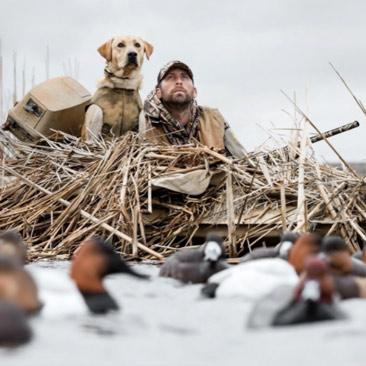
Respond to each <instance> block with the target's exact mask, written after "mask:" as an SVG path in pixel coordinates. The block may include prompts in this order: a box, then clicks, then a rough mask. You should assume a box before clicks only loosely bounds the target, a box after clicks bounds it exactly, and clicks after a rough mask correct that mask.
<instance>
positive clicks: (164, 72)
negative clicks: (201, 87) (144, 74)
mask: <svg viewBox="0 0 366 366" xmlns="http://www.w3.org/2000/svg"><path fill="white" fill-rule="evenodd" d="M173 68H176V69H182V70H184V71H186V72H187V74H188V76H189V77H190V78H191V79H192V81H194V80H193V72H192V70H191V69H190V67H189V66H188V65H186V64H185V63H184V62H182V61H177V60H175V61H170V62H168V63H167V64H166V65H164V66H163V67H162V68H161V69H160V71H159V74H158V84H159V83H160V82H161V81H162V80H163V79H164V78H165V76H166V75H167V73H168V72H169V71H170V70H171V69H173Z"/></svg>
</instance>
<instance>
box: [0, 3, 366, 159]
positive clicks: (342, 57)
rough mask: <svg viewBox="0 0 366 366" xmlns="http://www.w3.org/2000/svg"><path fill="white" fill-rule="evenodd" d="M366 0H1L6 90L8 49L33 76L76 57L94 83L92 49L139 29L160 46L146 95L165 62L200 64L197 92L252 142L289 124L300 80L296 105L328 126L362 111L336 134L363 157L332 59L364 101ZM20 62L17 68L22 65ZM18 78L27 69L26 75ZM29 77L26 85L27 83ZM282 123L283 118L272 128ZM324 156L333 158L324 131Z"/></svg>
mask: <svg viewBox="0 0 366 366" xmlns="http://www.w3.org/2000/svg"><path fill="white" fill-rule="evenodd" d="M365 14H366V2H364V1H362V0H360V1H352V0H349V1H347V2H346V1H341V0H333V1H330V0H329V1H325V0H323V1H322V0H317V1H315V0H307V1H301V0H278V1H275V0H267V1H260V0H257V1H253V0H251V1H245V0H243V1H233V0H225V1H223V0H220V1H214V0H186V1H185V0H180V1H175V0H170V1H162V0H141V1H139V0H131V1H129V0H109V1H99V0H72V1H69V0H64V1H59V0H57V1H54V0H47V1H46V0H44V1H41V0H32V1H29V0H28V1H25V0H17V1H14V0H1V1H0V38H1V40H2V54H3V58H4V64H5V65H4V73H5V84H6V85H5V86H6V90H5V93H6V94H7V95H9V94H10V91H11V89H12V69H11V63H12V54H13V51H16V52H17V58H18V67H19V69H21V68H22V65H23V62H24V61H23V60H24V58H25V59H26V67H27V78H28V79H27V84H28V87H27V88H29V86H30V80H31V74H32V72H31V69H32V68H33V67H34V68H35V73H36V82H40V81H43V80H44V79H45V55H46V45H47V44H48V45H49V49H50V60H51V65H50V66H51V67H50V75H51V76H60V75H63V74H64V71H65V66H64V65H66V68H68V64H69V63H71V64H72V65H73V64H74V63H75V61H74V60H77V63H78V64H79V65H80V66H79V73H78V80H79V81H80V82H81V83H82V84H83V85H84V86H85V87H86V88H87V89H89V90H90V92H94V90H95V83H96V81H97V80H98V79H99V78H101V77H102V75H103V67H104V60H103V59H102V58H101V57H100V55H99V54H98V53H97V51H96V49H97V48H98V46H99V45H100V44H102V43H103V42H104V41H106V40H107V39H109V38H110V37H112V36H114V35H119V34H122V35H123V34H132V35H138V36H141V37H142V38H144V39H145V40H147V41H149V42H150V43H152V44H153V45H154V47H155V51H154V54H153V55H152V57H151V59H150V61H146V62H145V64H144V66H143V74H144V86H143V90H142V96H145V95H146V94H147V93H148V92H149V91H150V90H151V89H152V88H153V86H154V84H155V79H156V75H157V73H158V70H159V68H160V67H161V66H162V65H163V64H164V63H166V62H167V61H169V60H171V59H181V60H182V61H185V62H186V63H188V64H189V65H190V66H191V68H192V69H193V72H194V76H195V82H196V86H197V88H198V101H199V103H200V104H203V105H209V106H213V107H218V108H219V109H220V110H221V112H222V114H223V115H224V116H225V117H226V119H227V120H228V121H229V123H230V124H231V126H232V127H233V129H234V130H235V132H236V134H237V135H238V137H239V139H240V140H241V141H242V143H243V144H244V146H245V147H246V148H247V149H248V150H252V149H254V148H256V147H258V146H260V145H261V144H262V143H263V142H264V141H265V140H266V139H267V136H268V135H267V132H266V131H265V130H268V129H272V131H273V132H275V133H276V134H278V133H282V134H287V133H288V131H286V130H285V131H281V129H285V128H289V127H291V126H292V124H293V122H292V117H290V116H289V115H288V114H287V113H286V111H287V112H289V113H290V114H291V115H293V106H292V105H291V103H289V102H288V101H287V100H286V98H285V97H284V96H283V95H282V94H281V92H280V90H281V89H282V90H284V91H285V92H286V93H288V94H289V95H291V96H292V95H293V94H294V92H296V96H297V102H298V104H299V106H300V107H301V108H302V109H303V110H304V111H306V112H308V114H309V116H310V118H311V119H312V121H313V122H314V123H316V125H317V126H318V127H319V129H321V130H323V131H325V130H328V129H331V128H335V127H337V126H339V125H341V124H344V123H348V122H351V121H354V120H358V121H359V122H360V123H361V126H360V127H359V128H358V129H356V130H353V131H350V132H347V133H344V134H343V135H342V136H338V137H334V138H332V139H331V142H332V143H333V144H334V145H335V147H336V148H337V149H338V151H339V152H340V153H341V155H342V156H343V157H344V158H346V159H348V160H364V161H365V160H366V150H365V148H364V145H365V144H364V139H365V137H366V117H365V116H364V115H363V114H362V112H361V111H360V110H359V108H358V106H357V105H356V103H355V102H354V101H353V100H352V98H351V97H350V95H349V94H348V93H347V91H346V89H345V88H344V86H343V85H342V84H341V82H340V81H339V79H338V78H337V76H336V75H335V73H334V72H333V71H332V69H331V68H330V66H329V64H328V62H329V61H331V62H332V63H333V64H334V65H335V66H336V67H337V68H338V70H339V71H340V72H341V74H342V75H343V77H344V78H345V79H346V80H347V82H348V83H349V85H350V86H351V88H352V90H353V92H354V93H355V94H356V95H357V96H358V97H359V98H360V99H361V100H363V101H364V102H365V104H366V42H365V35H366V32H365V31H366V21H365ZM19 74H20V70H19ZM18 84H21V82H20V78H19V83H18ZM20 90H21V87H20V86H19V92H20ZM273 129H275V130H273ZM317 151H318V154H319V158H320V159H321V158H322V157H324V158H325V159H327V160H329V161H333V160H336V157H335V156H334V154H333V153H332V152H331V151H330V149H329V148H328V147H327V146H325V144H324V143H318V144H317Z"/></svg>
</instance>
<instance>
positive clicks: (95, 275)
mask: <svg viewBox="0 0 366 366" xmlns="http://www.w3.org/2000/svg"><path fill="white" fill-rule="evenodd" d="M115 273H125V274H129V275H131V276H134V277H136V278H140V279H147V278H149V276H146V275H144V274H140V273H138V272H136V271H134V270H133V269H132V268H131V267H130V266H128V265H127V263H126V262H125V261H124V260H123V259H122V258H121V256H120V255H119V254H118V253H116V251H115V250H114V249H113V247H112V245H110V244H109V243H107V242H105V241H104V240H103V239H102V238H100V237H93V238H90V239H87V240H86V241H84V242H83V243H82V244H81V245H80V247H79V248H78V249H77V250H76V251H75V253H74V255H73V259H72V263H71V272H70V276H71V278H72V279H73V280H74V282H75V284H76V286H77V288H78V289H79V291H80V293H81V295H82V297H83V299H84V301H85V303H86V305H87V306H88V308H89V310H90V311H91V312H92V313H95V314H104V313H107V312H109V311H111V310H118V309H119V306H118V304H117V302H116V301H115V300H114V299H113V297H111V295H110V294H109V293H108V292H107V290H106V288H105V287H104V285H103V279H104V278H105V277H106V276H107V275H110V274H115Z"/></svg>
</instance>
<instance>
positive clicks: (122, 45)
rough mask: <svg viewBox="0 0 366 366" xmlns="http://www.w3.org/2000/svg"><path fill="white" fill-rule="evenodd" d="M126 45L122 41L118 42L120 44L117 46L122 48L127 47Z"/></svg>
mask: <svg viewBox="0 0 366 366" xmlns="http://www.w3.org/2000/svg"><path fill="white" fill-rule="evenodd" d="M125 46H126V45H125V44H124V43H123V42H120V43H118V45H117V47H119V48H122V47H125Z"/></svg>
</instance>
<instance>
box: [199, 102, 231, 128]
mask: <svg viewBox="0 0 366 366" xmlns="http://www.w3.org/2000/svg"><path fill="white" fill-rule="evenodd" d="M199 108H200V110H201V114H202V116H203V118H209V119H215V120H217V121H219V122H221V123H223V124H224V126H225V128H227V127H228V126H229V125H228V123H227V122H226V119H225V118H224V116H223V115H222V113H221V112H220V111H219V109H218V108H213V107H208V106H199Z"/></svg>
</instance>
